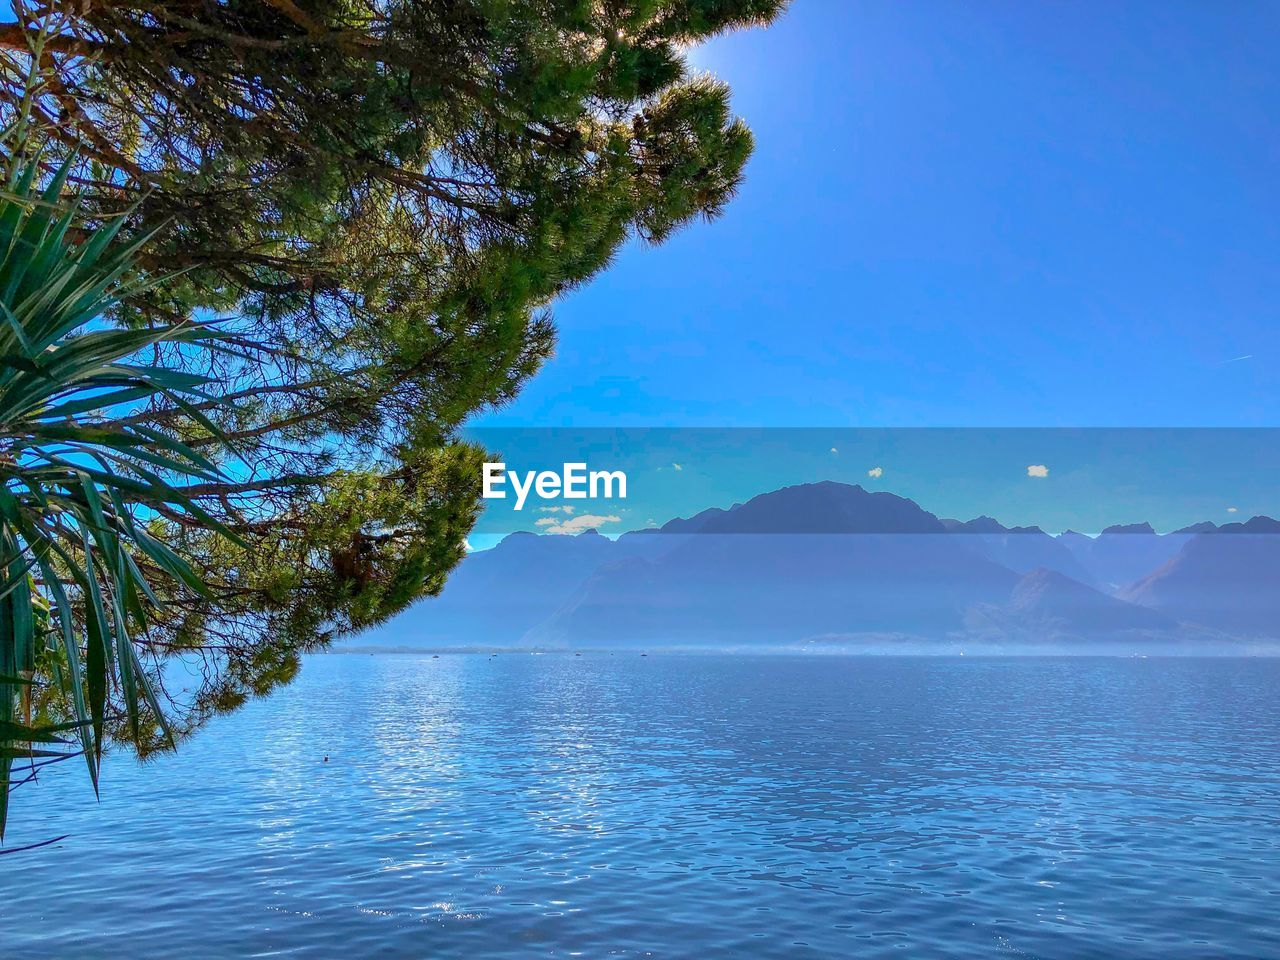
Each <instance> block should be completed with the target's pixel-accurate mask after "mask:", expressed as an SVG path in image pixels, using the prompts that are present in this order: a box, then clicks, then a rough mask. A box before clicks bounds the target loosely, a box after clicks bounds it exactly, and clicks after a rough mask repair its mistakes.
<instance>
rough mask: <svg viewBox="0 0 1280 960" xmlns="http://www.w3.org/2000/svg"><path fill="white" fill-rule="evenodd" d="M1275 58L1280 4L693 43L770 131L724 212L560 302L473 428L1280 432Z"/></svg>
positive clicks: (980, 9) (950, 18)
mask: <svg viewBox="0 0 1280 960" xmlns="http://www.w3.org/2000/svg"><path fill="white" fill-rule="evenodd" d="M1277 45H1280V5H1276V4H1267V3H1236V2H1229V3H1173V2H1160V3H1155V2H1150V3H1125V4H1112V3H1105V4H1104V3H1073V4H1068V3H1047V2H1046V3H1041V2H1038V3H1035V4H1021V3H1013V2H1007V3H1001V2H984V3H960V2H923V0H922V2H913V3H894V2H887V0H885V2H870V3H864V2H849V0H796V2H795V3H794V5H793V7H792V9H791V10H790V12H789V13H788V14H787V15H786V16H785V17H784V19H783V20H782V21H781V22H780V23H778V24H776V25H775V26H774V27H772V28H770V29H769V30H758V31H751V32H747V33H739V34H734V35H731V36H728V37H725V38H722V39H721V40H718V41H716V42H715V43H714V44H712V45H710V46H709V47H705V48H701V49H699V50H698V51H696V52H695V53H694V60H695V62H696V63H697V64H698V65H699V66H701V67H702V68H705V69H708V70H711V71H713V72H714V73H715V74H717V75H718V76H720V77H722V78H724V79H725V80H727V81H728V82H729V83H730V84H731V85H732V86H733V88H734V91H735V108H736V110H737V111H738V112H739V113H740V114H742V115H743V116H744V117H745V118H746V119H747V120H748V122H749V123H750V124H751V126H752V128H753V129H754V131H755V133H756V138H757V150H756V154H755V156H754V158H753V160H752V162H751V165H750V167H749V170H748V179H747V182H746V184H745V186H744V188H743V190H742V192H741V193H740V195H739V196H738V197H737V199H736V200H735V202H734V203H733V204H732V205H731V206H730V208H729V209H728V211H727V213H726V214H725V216H724V217H722V218H721V219H720V220H718V221H716V222H715V223H712V224H697V225H694V226H691V227H690V228H688V229H686V230H684V231H683V232H682V233H680V234H679V235H678V236H676V237H674V238H673V239H672V240H670V241H669V242H668V243H667V244H665V245H664V246H662V247H659V248H646V247H643V246H640V245H634V246H632V247H630V248H628V249H627V250H626V251H625V252H624V253H623V255H622V256H620V257H619V259H618V261H617V262H616V264H615V265H614V266H613V267H612V268H611V269H610V270H609V271H607V272H606V273H605V274H603V275H601V276H600V277H599V278H597V279H596V280H595V281H594V282H593V283H592V284H591V285H590V286H589V287H587V288H584V289H582V290H580V291H577V292H575V293H574V294H573V295H572V296H570V297H569V298H567V299H566V300H565V301H563V302H562V303H561V304H559V305H558V307H557V309H556V314H557V317H558V321H559V328H560V347H559V351H558V353H557V355H556V357H555V359H554V360H552V361H551V362H550V363H549V364H548V365H547V366H546V368H544V370H543V372H542V373H541V374H540V375H539V377H538V378H536V379H535V380H534V381H533V382H532V383H531V384H530V385H529V386H528V387H527V388H526V389H525V392H524V393H523V394H522V396H521V397H520V398H519V399H518V400H517V401H516V402H514V403H513V404H512V405H510V406H509V407H507V408H505V409H503V410H502V411H499V412H498V413H496V414H491V415H489V416H487V417H485V418H484V419H483V420H482V421H481V422H480V425H484V426H538V427H556V426H568V425H574V426H606V425H636V424H646V425H666V426H687V425H704V426H789V427H799V426H842V427H867V426H1104V425H1105V426H1163V425H1168V426H1264V425H1265V426H1272V425H1276V424H1277V422H1278V421H1280V415H1278V412H1277V410H1278V404H1277V401H1278V400H1280V375H1278V374H1277V370H1276V364H1275V358H1276V356H1277V355H1278V351H1277V347H1280V325H1278V324H1277V323H1276V319H1277V311H1280V260H1278V258H1277V253H1278V252H1280V243H1278V242H1277V241H1278V240H1280V237H1278V236H1277V234H1278V232H1280V217H1278V216H1277V214H1280V178H1277V176H1276V167H1277V161H1278V160H1280V129H1278V125H1280V120H1278V119H1277V117H1278V115H1280V111H1277V110H1276V109H1275V107H1276V104H1280V71H1277V70H1276V69H1275V50H1276V48H1277ZM1239 357H1247V358H1248V359H1235V358H1239ZM1215 519H1218V518H1215Z"/></svg>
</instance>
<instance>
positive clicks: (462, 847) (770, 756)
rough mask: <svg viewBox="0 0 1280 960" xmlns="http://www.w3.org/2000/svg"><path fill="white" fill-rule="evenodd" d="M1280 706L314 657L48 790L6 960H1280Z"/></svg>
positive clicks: (1187, 665)
mask: <svg viewBox="0 0 1280 960" xmlns="http://www.w3.org/2000/svg"><path fill="white" fill-rule="evenodd" d="M1278 695H1280V664H1277V663H1273V662H1270V661H1256V660H1255V661H1241V660H1236V661H1225V660H1220V661H1207V660H1199V661H1196V660H1158V659H1150V660H1101V659H1089V660H1084V659H1077V660H1067V659H1007V660H982V659H974V658H966V659H965V660H955V659H888V658H885V659H876V658H863V659H856V658H850V659H821V658H809V659H805V658H782V657H752V658H729V657H657V656H651V657H648V658H645V659H641V658H639V657H637V656H635V655H634V654H631V655H621V654H620V655H617V656H610V655H607V654H602V655H591V656H583V657H571V656H553V655H548V656H544V657H529V656H522V655H514V654H512V655H505V654H504V655H502V656H500V657H497V658H488V657H484V656H446V657H441V658H440V659H430V658H427V657H415V656H377V657H369V656H328V657H315V658H312V659H310V660H309V661H308V662H307V664H306V666H305V668H304V670H303V673H302V676H301V678H300V679H299V681H298V682H297V683H296V684H295V685H294V686H293V687H291V688H289V689H287V690H285V691H282V692H281V693H279V694H277V695H276V696H274V697H273V698H271V699H270V700H268V701H265V702H259V703H255V704H252V705H250V706H249V707H248V708H247V709H245V710H244V711H242V712H241V713H239V714H237V715H234V716H231V717H226V718H222V719H220V720H219V721H217V722H216V723H214V724H213V725H212V726H211V727H210V728H209V729H208V730H206V731H204V732H203V733H202V734H201V735H200V736H199V737H197V738H196V739H195V740H194V741H192V742H191V743H189V744H187V745H186V746H185V747H184V749H183V750H182V751H181V752H180V753H179V754H177V755H175V756H170V757H165V758H162V759H160V760H158V761H156V762H153V763H150V764H148V765H147V766H146V767H144V768H139V767H138V766H137V765H136V764H135V763H133V762H132V761H131V760H129V759H128V758H125V757H116V758H113V759H112V760H111V761H110V762H109V764H108V767H107V770H106V774H105V776H104V783H103V800H102V803H101V804H95V803H94V802H93V801H92V798H91V794H89V793H88V790H87V788H86V786H85V784H84V783H82V782H81V778H79V777H77V776H74V774H75V773H78V772H79V771H73V770H70V769H68V770H65V771H59V772H57V773H56V774H51V775H49V776H47V777H46V778H45V779H44V781H43V782H42V783H41V784H40V785H39V786H37V787H34V788H32V787H26V788H23V790H22V791H21V792H20V793H19V794H18V796H17V798H16V803H15V809H14V811H13V816H12V820H13V829H12V830H11V835H10V836H9V838H8V843H9V844H11V845H14V846H18V845H21V844H23V843H26V842H34V841H36V840H39V839H43V838H45V837H47V836H49V835H51V834H54V833H55V832H56V833H70V834H71V836H70V838H69V839H68V840H66V841H64V842H63V843H61V844H59V845H58V846H56V847H54V848H50V849H47V850H45V851H42V852H40V853H38V854H36V853H33V854H24V855H15V856H12V857H4V858H0V917H3V918H4V920H5V921H6V922H5V935H4V940H3V943H4V949H3V953H4V955H5V956H6V957H15V958H19V957H65V956H69V955H73V956H74V955H88V953H89V952H92V953H94V954H107V953H114V952H117V951H120V952H127V953H128V954H129V955H130V956H133V957H141V958H151V957H156V958H161V957H170V956H172V955H173V950H174V945H175V944H184V945H192V944H199V945H200V950H199V955H200V956H202V957H209V958H219V957H242V956H296V957H312V956H314V957H325V956H332V955H333V954H334V952H335V949H336V946H335V945H338V944H341V950H342V952H344V953H347V954H350V955H351V956H355V957H365V956H379V957H397V958H398V957H451V956H458V957H478V956H483V957H499V958H500V957H513V958H514V957H520V958H526V957H537V956H543V957H554V956H571V955H578V954H580V955H583V956H590V957H598V956H604V955H609V956H614V957H642V956H653V957H700V956H708V955H712V954H719V955H725V954H737V955H746V956H753V957H788V958H790V957H803V956H814V957H844V956H860V957H876V956H882V955H888V954H891V953H892V954H904V953H905V955H908V956H913V957H914V956H952V957H954V956H973V957H980V956H982V957H985V956H990V955H992V954H1003V955H1009V956H1019V957H1039V958H1050V957H1064V958H1066V957H1073V958H1074V957H1084V956H1117V955H1124V956H1134V957H1145V956H1150V957H1161V958H1163V960H1169V958H1178V957H1187V958H1192V957H1205V956H1215V957H1257V956H1268V955H1271V956H1275V955H1280V933H1278V932H1277V925H1276V923H1275V922H1274V920H1273V917H1274V915H1275V912H1276V906H1277V899H1276V898H1277V896H1278V895H1280V856H1277V853H1278V852H1280V851H1278V849H1277V848H1278V847H1280V826H1278V823H1280V819H1278V815H1280V792H1278V791H1277V786H1278V785H1280V784H1278V782H1277V781H1278V780H1280V772H1278V771H1280V744H1278V742H1277V741H1278V734H1280V717H1278V716H1277V711H1276V706H1275V705H1276V704H1277V703H1278V702H1280V696H1278ZM326 755H327V756H328V757H329V758H330V762H328V763H324V762H323V760H322V758H323V757H324V756H326ZM90 902H92V903H93V909H87V908H86V906H85V905H86V904H88V903H90ZM37 917H38V918H40V919H39V922H33V920H32V918H37Z"/></svg>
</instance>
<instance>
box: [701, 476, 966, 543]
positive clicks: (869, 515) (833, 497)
mask: <svg viewBox="0 0 1280 960" xmlns="http://www.w3.org/2000/svg"><path fill="white" fill-rule="evenodd" d="M700 532H703V533H945V532H946V527H944V526H943V524H942V523H941V521H939V520H938V518H937V517H935V516H934V515H933V514H931V513H929V512H927V511H925V510H923V509H921V508H920V506H918V505H917V504H916V503H915V502H913V501H911V500H908V499H906V498H905V497H899V496H897V495H895V494H892V493H881V492H874V493H873V492H870V491H867V490H865V489H864V488H863V487H861V486H859V485H857V484H848V483H838V482H836V481H833V480H822V481H819V482H817V483H802V484H796V485H795V486H790V487H783V488H781V489H780V490H774V491H773V492H771V493H762V494H760V495H759V496H757V497H752V498H751V499H750V500H748V501H747V502H746V503H744V504H742V505H741V506H738V507H736V508H735V509H733V510H731V511H722V512H721V513H720V514H719V515H718V516H714V517H711V518H709V519H708V520H707V522H706V523H704V524H703V525H702V527H701V531H700Z"/></svg>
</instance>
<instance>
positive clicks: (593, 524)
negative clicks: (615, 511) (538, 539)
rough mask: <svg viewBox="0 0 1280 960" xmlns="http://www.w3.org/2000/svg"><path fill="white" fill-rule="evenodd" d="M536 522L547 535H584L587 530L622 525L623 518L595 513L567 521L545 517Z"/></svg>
mask: <svg viewBox="0 0 1280 960" xmlns="http://www.w3.org/2000/svg"><path fill="white" fill-rule="evenodd" d="M534 522H535V524H536V525H537V526H539V527H546V531H545V532H546V533H559V534H575V533H583V532H585V531H587V530H595V529H596V528H597V527H602V526H604V525H605V524H606V523H621V522H622V518H621V517H615V516H612V515H611V516H607V517H604V516H598V515H596V514H594V513H584V514H581V515H579V516H576V517H570V518H569V519H567V520H560V519H558V518H556V517H543V518H542V519H541V520H536V521H534Z"/></svg>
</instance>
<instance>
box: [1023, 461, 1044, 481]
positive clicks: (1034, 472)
mask: <svg viewBox="0 0 1280 960" xmlns="http://www.w3.org/2000/svg"><path fill="white" fill-rule="evenodd" d="M1048 475H1049V468H1048V467H1046V466H1045V465H1044V464H1043V463H1033V464H1031V465H1030V466H1029V467H1027V476H1028V477H1035V478H1036V479H1037V480H1043V479H1044V478H1045V477H1047V476H1048Z"/></svg>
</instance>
